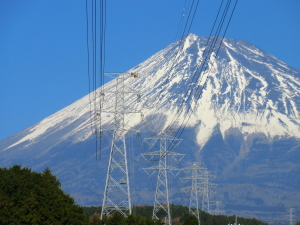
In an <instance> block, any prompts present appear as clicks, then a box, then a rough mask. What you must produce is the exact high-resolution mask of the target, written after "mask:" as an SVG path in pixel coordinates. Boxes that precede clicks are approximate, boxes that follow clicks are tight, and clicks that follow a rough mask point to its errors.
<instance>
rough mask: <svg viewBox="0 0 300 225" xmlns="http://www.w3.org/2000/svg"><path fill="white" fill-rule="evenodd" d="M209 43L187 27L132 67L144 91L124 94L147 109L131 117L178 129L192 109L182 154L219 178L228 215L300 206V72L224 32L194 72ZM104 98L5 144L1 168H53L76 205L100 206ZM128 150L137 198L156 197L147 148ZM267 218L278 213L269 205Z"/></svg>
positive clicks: (109, 97) (129, 81) (131, 121)
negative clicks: (97, 110) (97, 122)
mask: <svg viewBox="0 0 300 225" xmlns="http://www.w3.org/2000/svg"><path fill="white" fill-rule="evenodd" d="M207 40H208V38H204V37H198V36H196V35H193V34H190V35H188V36H187V38H186V39H185V40H184V43H183V45H182V49H181V48H180V46H179V43H180V40H178V41H176V42H174V43H172V44H170V45H169V46H167V47H166V48H165V49H163V50H161V51H160V52H158V53H156V54H155V55H153V56H151V57H150V58H149V59H147V60H146V61H144V62H142V63H141V64H139V65H137V66H136V67H134V68H132V69H131V70H130V72H136V73H138V74H139V78H137V79H134V78H132V77H130V76H128V77H127V78H126V79H125V84H126V85H127V86H130V87H131V88H133V89H134V90H135V91H138V92H140V94H141V102H139V101H138V100H137V96H136V94H133V93H132V94H127V95H126V100H125V102H126V106H128V107H131V108H136V109H141V110H142V113H143V115H139V114H129V115H126V117H125V120H126V123H127V124H128V125H129V126H131V127H134V128H137V129H139V130H140V131H141V134H142V137H150V136H151V135H155V134H156V133H157V132H159V131H160V130H162V129H165V128H167V127H168V126H169V125H170V124H172V125H171V127H169V128H170V129H174V130H177V129H178V127H179V125H180V123H181V122H182V121H183V120H184V119H185V118H187V116H188V114H187V113H188V109H189V107H190V106H191V107H192V109H193V113H192V114H191V116H190V118H189V120H187V126H186V129H185V131H184V132H183V135H182V138H183V141H182V144H181V145H180V146H181V147H180V148H179V150H178V151H181V153H185V154H186V157H185V158H184V161H190V160H195V158H196V159H198V160H199V161H204V163H205V164H206V166H207V167H208V169H209V170H213V171H214V172H215V174H217V175H218V177H217V180H216V181H217V182H218V183H219V186H218V192H219V193H221V198H222V199H221V200H223V201H224V203H225V204H227V205H228V209H227V210H229V212H230V213H236V212H237V211H238V210H243V213H244V215H249V216H253V215H258V214H255V212H256V211H259V210H261V211H264V212H265V211H266V207H271V209H270V210H282V208H283V207H290V206H293V207H296V208H297V207H298V209H299V210H300V206H299V204H298V205H297V201H298V202H299V201H300V196H299V195H297V193H299V186H300V180H299V178H298V177H299V176H296V177H295V174H298V172H299V166H300V165H299V160H298V161H297V159H298V158H299V157H298V156H299V155H300V147H299V146H300V140H299V138H300V130H299V126H300V116H299V107H300V79H299V78H300V71H298V70H296V69H294V68H291V67H289V66H288V65H286V64H285V63H283V62H281V61H280V60H278V59H276V58H275V57H274V56H271V55H269V54H268V53H266V52H264V51H263V50H261V49H259V48H258V47H256V46H254V45H252V44H250V43H248V42H246V41H240V40H233V39H224V42H223V45H222V47H221V48H220V51H219V52H218V55H217V56H216V57H215V54H216V52H214V53H213V54H212V56H211V61H210V63H209V64H208V68H206V69H205V70H204V72H203V73H202V74H201V77H200V78H199V79H196V77H197V75H198V73H197V72H196V71H197V68H198V67H199V66H201V65H202V64H201V63H203V57H204V56H205V54H203V52H204V51H205V46H206V42H207ZM219 40H220V39H219ZM194 75H196V76H194ZM206 78H207V83H206V85H205V87H204V84H205V81H206ZM114 87H115V80H112V81H110V82H109V83H107V84H105V85H104V92H105V97H104V101H105V107H106V108H109V107H112V106H113V104H114V96H113V94H111V93H108V91H109V90H113V89H114ZM197 87H198V88H200V89H201V88H203V87H204V89H203V92H202V93H201V96H200V99H199V100H198V105H196V104H195V99H197V98H198V97H199V93H200V92H193V90H194V89H193V88H197ZM100 91H101V90H97V93H96V94H97V96H101V95H100ZM187 93H188V94H189V93H191V96H190V98H189V97H188V94H187ZM185 101H186V103H184V104H183V102H185ZM98 103H99V98H97V100H94V98H93V94H91V95H90V96H89V95H87V96H85V97H83V98H82V99H80V100H78V101H76V102H75V103H73V104H71V105H69V106H67V107H66V108H64V109H62V110H60V111H58V112H57V113H55V114H53V115H51V116H49V117H47V118H45V119H44V120H42V121H41V122H39V123H37V124H35V125H33V126H31V127H29V128H27V129H25V130H23V131H21V132H19V133H17V134H15V135H12V136H11V137H9V138H7V139H5V140H2V141H0V153H1V155H0V163H1V165H2V166H10V165H12V164H14V163H19V164H23V165H25V166H30V167H32V168H33V169H34V170H43V169H44V168H45V166H49V167H50V168H51V169H53V172H54V174H56V175H57V176H58V178H59V179H60V180H61V182H62V187H63V188H64V190H66V191H67V192H68V193H70V194H71V195H72V196H74V197H75V199H76V201H77V202H78V203H80V204H83V205H95V204H101V200H102V199H101V198H102V193H103V190H102V189H103V188H104V185H103V182H104V179H105V173H106V167H107V165H106V163H107V161H106V159H107V155H108V151H107V148H106V150H103V156H102V157H103V160H102V161H97V160H95V135H94V134H93V130H92V127H93V125H94V124H93V123H91V118H92V120H93V114H92V115H91V114H90V109H93V108H94V106H95V105H96V106H98V105H99V104H98ZM178 111H179V112H181V113H180V114H179V116H178V117H175V115H177V114H176V113H177V112H178ZM143 117H145V120H143ZM102 119H103V126H104V127H109V126H110V125H111V123H112V121H113V117H112V115H111V114H109V113H102ZM144 125H147V126H144ZM149 130H150V131H149ZM105 133H106V132H105ZM105 135H106V138H107V140H105V141H107V142H109V141H110V140H109V134H105ZM128 151H130V152H129V154H128V155H129V156H130V160H131V161H130V162H129V164H131V165H132V167H131V170H134V172H132V173H133V174H134V178H133V177H132V178H131V179H133V181H131V183H132V184H134V179H135V178H136V177H139V183H138V184H137V183H136V185H135V192H134V194H133V195H132V196H134V197H133V198H134V199H135V200H134V201H136V202H135V203H134V204H151V203H152V197H151V196H150V195H149V193H151V190H150V189H149V187H150V186H151V185H150V184H149V179H148V178H147V177H146V175H145V174H143V172H142V168H143V167H145V165H144V164H145V161H144V160H142V159H141V157H140V154H141V153H142V152H143V150H142V149H141V147H140V146H139V145H137V146H136V147H134V149H131V150H130V149H129V148H128ZM184 161H183V162H184ZM99 171H100V172H99ZM99 173H100V175H99ZM177 191H178V190H177ZM237 199H239V201H238V202H237ZM175 200H177V201H178V202H182V199H179V198H177V199H175ZM175 200H174V201H175ZM249 207H250V209H249ZM251 207H253V208H251ZM239 208H240V209H239ZM296 210H297V209H296ZM239 212H240V211H239ZM259 215H261V214H259ZM277 215H279V214H278V212H277ZM263 216H264V217H265V218H266V217H269V218H272V217H273V216H274V215H273V214H271V213H270V211H268V213H266V214H264V215H263Z"/></svg>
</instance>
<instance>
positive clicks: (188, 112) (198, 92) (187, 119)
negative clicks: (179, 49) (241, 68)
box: [168, 0, 238, 149]
mask: <svg viewBox="0 0 300 225" xmlns="http://www.w3.org/2000/svg"><path fill="white" fill-rule="evenodd" d="M230 2H231V0H229V1H227V4H226V8H225V11H224V13H225V14H224V13H223V16H222V19H221V22H220V24H219V26H218V31H217V34H219V33H220V31H221V27H222V26H223V23H224V20H225V17H226V14H227V12H228V9H229V6H230ZM237 3H238V0H236V2H235V4H234V6H233V9H232V12H231V15H230V18H229V20H228V22H227V25H226V28H225V31H224V32H223V35H222V38H221V40H220V42H219V45H218V47H217V48H216V53H215V58H216V57H217V55H218V53H219V50H220V47H221V45H222V43H223V39H224V36H225V34H226V32H227V29H228V27H229V24H230V22H231V19H232V15H233V13H234V11H235V8H236V5H237ZM217 39H218V37H216V36H215V37H214V40H213V47H212V48H211V52H214V51H213V50H214V49H215V45H216V42H217ZM207 60H210V57H209V58H207V59H206V62H205V67H204V68H203V67H202V68H201V70H200V71H199V77H200V76H201V73H202V72H203V71H205V70H206V68H207V67H208V61H207ZM211 68H212V67H211ZM211 68H210V70H209V72H208V75H207V76H206V79H205V81H204V84H203V85H202V86H200V85H198V86H197V88H196V90H195V91H194V93H197V97H196V98H195V105H194V107H193V109H196V108H197V106H198V103H199V101H198V100H199V99H200V97H201V94H202V93H203V90H204V88H205V87H206V84H207V82H208V78H209V75H210V73H211ZM197 72H198V71H196V72H195V74H196V73H197ZM202 78H203V77H201V79H202ZM197 81H198V79H197ZM189 97H190V96H189ZM191 107H192V106H191V104H190V105H189V107H188V110H187V113H186V116H185V117H184V118H185V119H184V120H183V122H182V123H181V125H180V127H179V129H178V130H177V132H176V134H175V137H176V138H178V137H180V136H181V135H182V132H183V130H184V129H185V127H186V126H187V123H188V121H189V119H190V117H191V114H192V112H193V111H194V110H191ZM168 149H172V146H169V148H168Z"/></svg>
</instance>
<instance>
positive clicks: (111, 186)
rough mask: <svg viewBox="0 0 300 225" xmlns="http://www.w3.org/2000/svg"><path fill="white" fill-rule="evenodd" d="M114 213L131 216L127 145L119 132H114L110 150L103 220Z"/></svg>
mask: <svg viewBox="0 0 300 225" xmlns="http://www.w3.org/2000/svg"><path fill="white" fill-rule="evenodd" d="M116 199H118V200H116ZM114 211H118V212H120V213H121V214H122V215H124V216H127V215H129V214H131V198H130V189H129V178H128V166H127V157H126V143H125V138H124V137H121V136H119V135H118V132H117V131H116V132H114V135H113V140H112V146H111V150H110V158H109V165H108V171H107V177H106V185H105V191H104V197H103V204H102V213H101V219H102V216H103V215H104V214H106V215H109V214H111V213H113V212H114Z"/></svg>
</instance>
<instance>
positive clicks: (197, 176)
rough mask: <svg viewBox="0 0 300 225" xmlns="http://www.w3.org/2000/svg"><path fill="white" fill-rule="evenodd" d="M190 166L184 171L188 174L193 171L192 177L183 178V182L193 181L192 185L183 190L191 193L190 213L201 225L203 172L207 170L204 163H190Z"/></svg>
mask: <svg viewBox="0 0 300 225" xmlns="http://www.w3.org/2000/svg"><path fill="white" fill-rule="evenodd" d="M188 164H189V166H188V167H186V168H184V169H183V170H184V171H185V172H186V173H188V172H190V171H191V173H192V176H189V177H183V178H181V180H182V181H183V182H184V183H186V182H187V181H188V180H191V181H192V185H191V186H188V187H185V188H183V189H182V190H183V191H184V192H186V193H188V192H190V205H189V213H190V214H192V215H194V216H195V217H196V218H197V220H198V224H199V225H200V215H199V194H200V192H201V189H202V183H203V176H202V174H203V172H204V170H205V168H203V167H202V166H201V165H202V163H197V162H191V163H188Z"/></svg>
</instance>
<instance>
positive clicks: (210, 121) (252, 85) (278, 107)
mask: <svg viewBox="0 0 300 225" xmlns="http://www.w3.org/2000/svg"><path fill="white" fill-rule="evenodd" d="M206 41H207V38H200V37H197V36H196V35H193V34H190V35H189V36H188V37H187V38H186V40H185V42H184V45H183V48H182V49H180V51H179V52H178V49H179V43H180V40H179V41H177V42H175V43H173V44H171V45H169V46H168V47H166V48H165V49H163V50H162V51H160V52H158V53H157V54H155V55H153V56H152V57H150V58H149V59H147V60H146V61H145V62H143V63H141V64H139V65H138V66H136V67H134V68H133V69H132V70H130V71H133V72H137V73H139V74H140V76H141V77H140V78H139V79H134V80H133V79H132V78H130V77H128V78H127V79H126V84H127V85H128V86H129V85H130V86H132V87H134V89H135V90H137V91H139V92H140V93H141V95H142V104H141V105H139V107H140V108H141V109H142V111H143V113H144V114H145V115H146V116H148V115H152V114H154V112H157V110H160V111H159V112H160V113H162V114H165V115H166V116H167V121H166V126H167V125H168V124H169V123H170V122H171V120H172V119H173V116H172V115H174V114H175V112H176V111H177V110H178V108H179V107H187V106H188V105H181V104H180V103H181V102H182V101H183V100H184V94H185V91H186V90H187V89H188V87H189V86H190V85H191V83H192V81H193V80H192V78H193V75H194V73H195V70H196V69H197V66H199V65H200V63H201V61H202V53H203V51H204V49H205V45H206ZM174 56H177V57H174ZM207 76H208V79H209V81H208V83H207V86H206V88H205V90H204V91H203V94H202V96H201V99H200V100H199V106H198V107H197V109H196V112H195V113H194V115H193V116H192V117H191V119H190V120H189V123H188V126H194V125H195V124H197V123H198V122H199V121H202V122H203V123H202V125H201V128H200V132H199V134H198V137H199V138H198V144H199V145H200V146H203V145H204V144H205V143H206V141H207V140H208V139H209V137H210V136H211V133H212V130H213V128H214V127H215V126H216V124H218V123H220V124H221V131H222V134H223V135H224V133H225V132H226V130H227V129H229V128H230V127H236V128H238V129H240V130H241V131H242V133H257V132H262V133H265V134H266V135H267V137H269V138H270V139H272V138H274V137H276V136H278V135H279V136H285V135H290V136H295V137H298V138H299V137H300V132H299V127H300V116H299V113H298V110H299V107H300V106H299V104H300V80H299V77H300V72H299V71H297V70H295V69H293V68H291V67H289V66H288V65H286V64H284V63H283V62H281V61H279V60H278V59H276V58H275V57H273V56H271V55H269V54H267V53H266V52H264V51H262V50H260V49H259V48H257V47H255V46H253V45H252V44H250V43H248V42H245V41H237V40H231V39H225V40H224V41H223V46H222V47H221V50H220V52H219V54H218V56H217V58H216V59H215V58H214V57H212V61H211V63H210V64H209V68H208V69H207V70H206V71H205V72H204V73H203V74H202V77H204V78H203V79H200V81H198V83H199V85H200V86H201V85H203V83H204V81H205V77H207ZM194 81H195V80H194ZM192 85H193V83H192ZM113 86H114V81H111V82H110V83H108V84H106V85H105V90H108V89H111V88H113ZM127 98H128V99H127V103H128V105H130V104H133V103H135V102H136V101H135V97H134V96H133V94H132V95H128V96H127ZM107 99H113V96H112V94H108V95H106V104H109V101H107ZM89 103H90V102H89V96H85V97H84V98H82V99H80V100H78V101H77V102H75V103H73V104H72V105H70V106H68V107H66V108H64V109H62V110H60V111H59V112H57V113H55V114H54V115H52V116H49V117H47V118H46V119H44V120H42V121H41V122H40V123H38V124H37V125H35V126H33V127H31V128H29V130H28V132H27V135H26V136H24V137H22V138H21V139H20V140H18V141H16V142H15V143H13V144H12V145H10V146H7V147H6V148H5V149H4V150H7V149H9V148H11V147H13V146H15V145H18V144H19V143H22V142H24V141H30V143H29V144H28V145H30V144H32V143H34V141H35V140H36V139H37V138H38V137H39V136H40V135H41V134H43V133H46V132H47V131H49V129H51V128H54V127H55V129H54V130H53V131H52V132H55V131H56V130H59V129H61V128H63V127H65V126H66V125H68V124H70V123H72V122H74V121H75V120H77V119H81V120H82V119H83V118H84V122H83V121H82V123H81V124H80V125H79V126H78V127H76V128H75V129H74V130H72V131H71V132H70V133H68V134H66V135H64V136H63V137H61V139H62V140H64V139H67V138H69V137H72V139H73V141H74V142H78V141H84V140H86V139H87V138H88V137H90V136H91V135H92V132H91V129H90V121H89V120H90V115H89V110H90V105H89ZM92 104H93V101H92ZM110 104H112V103H110ZM151 107H152V108H151ZM186 111H187V109H183V113H182V114H184V113H185V112H186ZM137 116H139V115H132V116H130V117H129V118H128V121H135V122H134V123H131V124H130V125H132V126H134V125H136V124H137V123H138V121H139V120H138V119H134V120H133V117H134V118H135V117H137ZM181 119H182V116H181V117H179V119H178V121H180V120H181ZM58 124H59V126H57V125H58Z"/></svg>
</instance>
